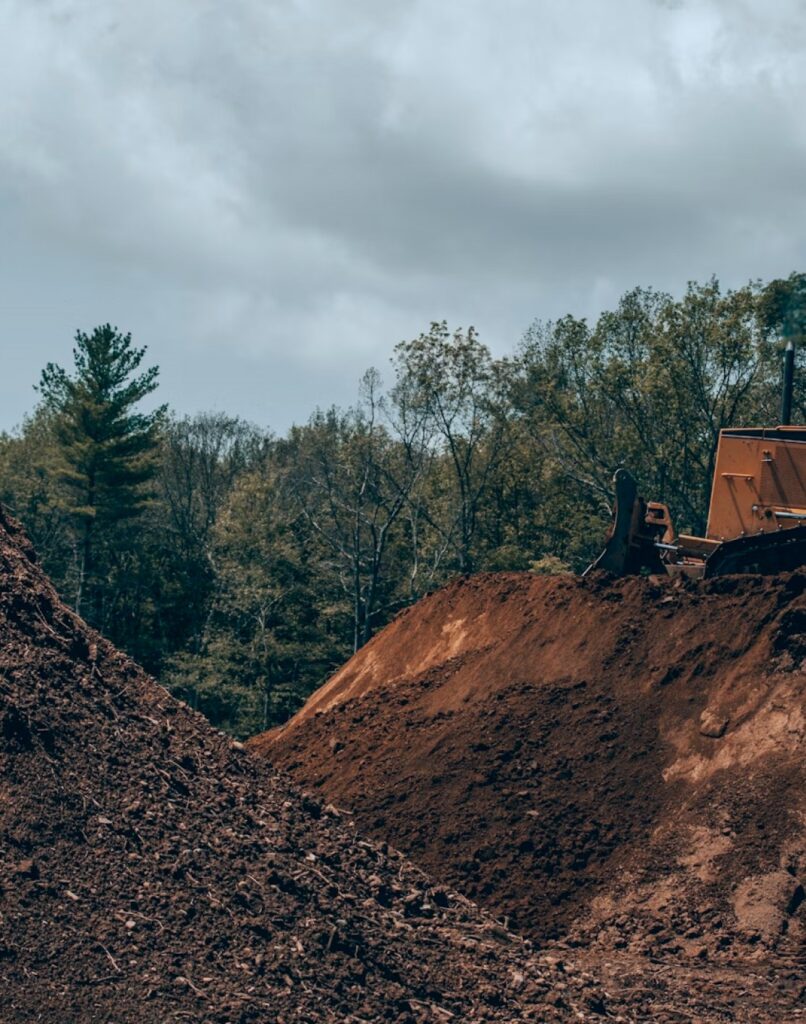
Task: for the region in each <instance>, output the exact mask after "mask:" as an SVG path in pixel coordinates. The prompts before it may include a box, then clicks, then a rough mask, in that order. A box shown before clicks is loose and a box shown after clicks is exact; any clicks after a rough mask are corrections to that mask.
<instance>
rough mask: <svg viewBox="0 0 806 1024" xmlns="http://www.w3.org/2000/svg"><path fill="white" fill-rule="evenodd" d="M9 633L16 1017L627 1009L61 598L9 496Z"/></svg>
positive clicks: (0, 546)
mask: <svg viewBox="0 0 806 1024" xmlns="http://www.w3.org/2000/svg"><path fill="white" fill-rule="evenodd" d="M0 640H1V641H2V653H0V1020H2V1021H3V1022H8V1024H11V1022H14V1024H22V1022H28V1021H30V1022H33V1021H37V1022H45V1024H57V1022H58V1024H66V1022H71V1024H79V1022H80V1024H101V1022H104V1024H106V1022H109V1024H111V1022H114V1024H128V1022H143V1024H146V1022H148V1024H157V1022H159V1024H163V1022H173V1021H177V1022H179V1021H192V1022H220V1024H224V1022H230V1024H244V1022H248V1021H261V1022H283V1021H285V1022H291V1021H293V1022H300V1024H301V1022H306V1024H307V1022H311V1024H313V1022H320V1021H334V1022H335V1021H338V1022H353V1024H358V1022H360V1021H364V1022H367V1021H372V1022H376V1021H384V1020H388V1021H398V1022H410V1024H415V1022H418V1021H441V1022H447V1021H451V1020H453V1021H482V1020H506V1021H515V1020H517V1021H521V1020H541V1021H543V1020H549V1021H552V1020H567V1019H579V1020H591V1019H601V1016H602V1014H603V1013H608V1014H610V1013H613V1014H617V1013H619V1012H620V1011H619V1001H618V999H611V998H610V997H608V996H606V995H605V994H603V992H602V991H601V990H600V988H599V987H598V986H597V985H596V983H595V982H594V980H593V979H592V978H591V976H590V975H588V974H586V973H585V972H582V971H579V970H577V969H575V968H574V967H573V966H570V965H569V964H568V963H565V964H563V963H562V962H558V958H557V957H556V956H555V957H553V958H547V957H546V956H544V955H541V956H537V955H536V954H533V953H532V952H531V951H530V949H529V945H528V943H524V942H523V941H522V940H520V939H518V938H516V937H515V936H513V935H512V934H510V933H509V932H507V931H506V929H504V928H503V927H501V926H500V925H498V924H497V923H496V922H495V921H494V920H493V919H492V918H490V917H487V916H485V915H484V914H483V913H481V912H479V911H478V910H477V909H476V908H475V907H474V906H473V905H472V904H470V903H469V902H468V901H466V900H464V899H463V898H462V897H460V896H458V895H456V894H454V893H453V892H451V891H450V890H448V889H446V888H444V887H441V886H436V885H433V884H432V883H431V882H429V880H428V878H427V877H425V876H424V875H423V874H422V872H420V871H418V870H417V869H416V868H414V867H412V866H411V865H410V864H409V863H408V862H407V861H406V860H405V859H404V858H403V857H401V856H400V855H399V854H397V853H396V852H395V851H393V850H390V849H388V848H387V847H386V846H385V845H380V846H377V845H374V844H372V843H369V842H365V841H362V840H359V839H358V838H357V836H356V835H355V833H354V831H353V830H352V827H351V826H350V825H349V823H346V822H345V821H344V820H343V818H342V816H341V815H340V814H339V813H338V812H337V811H336V810H335V809H328V808H322V807H321V805H320V804H319V803H317V802H316V801H314V800H312V799H310V798H305V797H301V796H299V795H298V793H297V792H296V791H295V790H293V789H292V788H291V787H290V785H289V784H286V783H285V782H284V781H283V780H282V779H281V778H278V777H276V776H275V775H274V773H273V772H272V771H271V770H269V769H268V768H267V767H266V766H265V765H264V764H261V763H260V762H259V761H258V760H256V759H252V758H250V757H249V755H248V754H247V753H246V752H244V751H243V749H242V748H240V745H238V744H232V743H231V742H230V741H228V740H227V739H226V738H225V737H223V736H222V735H220V734H218V733H216V732H215V731H214V730H213V729H211V728H210V727H209V726H208V725H207V724H206V723H205V722H204V721H203V720H202V719H201V718H200V717H199V716H197V715H195V714H194V713H193V712H192V711H190V710H189V709H188V708H187V707H185V706H184V705H181V704H180V703H178V702H177V701H174V700H172V699H171V698H170V697H169V696H168V694H167V693H166V692H165V691H164V690H163V689H161V688H160V687H159V686H157V685H156V684H155V683H154V682H153V681H151V680H150V679H149V678H147V677H146V676H145V675H144V674H143V673H142V672H141V671H140V670H139V669H138V668H137V667H136V666H135V665H133V664H132V663H131V662H129V661H128V660H127V659H126V658H124V657H123V656H121V655H120V654H118V653H117V652H116V651H114V650H113V649H112V648H111V647H110V646H109V645H108V644H106V643H105V642H104V641H103V640H102V639H101V638H100V637H99V636H97V635H96V634H94V633H92V632H91V631H89V630H88V629H87V628H86V627H85V626H84V625H83V624H82V623H81V622H80V621H79V620H78V619H77V618H76V617H75V616H74V615H73V614H72V613H71V612H69V611H68V610H67V609H66V608H64V607H63V606H62V605H61V604H60V603H59V601H58V598H57V596H56V594H55V592H54V590H53V589H52V587H51V586H50V584H49V583H48V582H47V580H46V579H45V578H44V576H43V575H42V573H41V572H40V571H39V570H38V568H37V567H36V565H35V564H34V561H33V553H32V552H31V550H30V548H29V547H28V546H27V544H26V543H25V540H24V538H23V537H22V536H21V535H20V533H19V531H18V530H17V528H16V527H15V526H14V524H13V523H11V522H9V521H8V520H7V519H6V518H5V517H3V516H2V515H0ZM566 959H567V958H566ZM660 991H661V990H656V991H655V993H654V994H650V995H648V996H644V995H639V996H638V997H632V998H631V1000H630V1002H631V1005H632V1006H633V1007H635V1013H636V1014H637V1017H634V1016H633V1013H632V1012H627V1014H626V1015H624V1016H619V1017H618V1019H620V1020H621V1019H623V1020H626V1019H630V1020H632V1019H645V1014H646V1013H647V1012H648V1010H647V1009H646V1008H647V1007H650V1006H654V1005H660V1003H662V999H661V997H660V996H659V992H660Z"/></svg>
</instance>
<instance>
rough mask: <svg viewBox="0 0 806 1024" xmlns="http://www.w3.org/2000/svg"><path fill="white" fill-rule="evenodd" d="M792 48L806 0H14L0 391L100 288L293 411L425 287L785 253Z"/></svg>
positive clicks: (7, 401)
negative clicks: (543, 1) (545, 0)
mask: <svg viewBox="0 0 806 1024" xmlns="http://www.w3.org/2000/svg"><path fill="white" fill-rule="evenodd" d="M804 50H806V17H804V6H803V4H802V3H800V2H796V0H779V2H771V3H768V4H766V5H764V7H763V9H762V8H761V7H760V6H759V5H757V4H751V3H749V2H741V0H731V2H730V3H728V2H727V0H724V2H723V0H696V2H695V0H689V2H680V3H670V2H661V0H623V2H622V3H619V4H618V5H604V4H600V3H596V2H595V0H566V2H565V3H563V4H556V5H535V4H534V3H529V2H526V0H503V2H502V3H500V4H498V5H495V7H492V6H490V5H489V4H486V3H482V2H481V0H463V2H462V3H458V2H455V0H454V2H451V0H439V2H437V0H408V2H403V0H397V2H387V3H385V4H383V5H380V4H377V3H374V2H369V0H349V2H348V0H328V2H327V3H326V2H325V0H285V2H279V0H275V2H266V0H231V2H230V3H228V4H226V5H222V4H218V3H213V2H212V0H169V2H165V0H162V2H160V3H157V2H156V0H140V2H139V3H138V4H132V3H130V2H128V0H108V2H106V3H103V4H101V3H97V2H95V0H52V2H45V0H39V2H36V3H34V2H32V0H24V2H23V0H16V2H15V0H9V2H7V4H6V5H5V6H4V7H3V8H2V11H1V12H0V128H2V131H3V137H4V140H5V145H4V146H3V147H2V151H0V226H1V227H2V236H0V253H1V254H2V264H1V265H0V269H1V270H2V273H0V338H2V346H3V353H4V372H3V375H2V379H1V380H2V383H0V388H1V389H2V390H0V397H2V403H3V406H2V407H3V416H2V420H1V421H0V423H2V425H4V426H6V427H8V426H11V425H12V424H13V423H14V422H15V421H17V420H18V419H19V418H20V416H21V414H22V413H23V411H25V410H26V409H28V408H30V406H31V404H32V401H33V399H34V397H35V396H34V395H33V393H32V392H31V391H30V385H31V384H32V383H34V382H35V381H36V379H37V377H38V373H39V370H40V369H41V367H42V365H44V363H45V362H46V361H47V360H48V359H56V360H59V361H62V362H65V361H68V360H69V350H70V341H71V337H72V333H73V331H74V330H75V328H76V327H82V328H89V327H91V326H92V325H94V324H95V323H98V322H101V321H105V320H111V321H112V322H114V323H117V324H119V325H120V326H121V327H122V328H125V329H128V330H131V331H132V332H133V333H134V335H135V337H136V338H137V340H138V342H140V343H144V344H147V345H148V346H149V354H150V356H151V357H152V358H153V359H154V360H156V361H158V362H159V363H160V364H161V366H162V368H163V373H162V380H163V386H162V389H161V391H162V397H163V399H165V400H168V401H169V402H171V404H172V405H174V406H176V407H178V408H179V409H181V410H183V411H194V410H196V409H198V408H202V407H213V406H215V407H218V408H226V409H229V410H231V411H235V412H241V413H243V414H245V415H247V416H250V417H252V418H254V419H256V420H258V421H260V422H264V423H270V424H272V425H274V426H276V427H278V428H280V429H282V428H283V427H284V426H286V425H287V424H288V423H289V422H290V421H291V420H292V419H298V420H299V419H304V418H305V417H306V416H307V414H308V412H309V411H310V409H311V408H312V407H313V405H315V404H317V403H318V404H328V403H329V402H330V401H333V400H336V401H341V402H345V401H350V400H351V399H352V398H353V396H354V394H355V389H356V380H357V377H358V375H359V373H360V372H361V370H362V369H363V368H364V367H365V366H367V365H369V364H370V363H375V364H377V365H380V366H381V369H383V367H384V365H385V362H386V359H387V358H388V355H389V353H390V351H391V348H392V346H393V344H394V343H395V342H396V341H398V340H400V339H401V338H403V337H410V336H414V335H416V334H417V333H418V332H419V331H420V330H421V329H424V328H425V327H426V326H427V324H428V322H429V321H430V320H431V319H434V318H442V317H447V318H448V319H450V320H451V321H452V322H454V323H461V324H465V325H466V324H468V323H474V324H475V325H476V326H477V327H478V328H479V329H480V331H481V334H482V337H484V338H486V339H487V340H488V341H489V342H490V343H491V344H492V345H493V347H494V348H495V350H496V351H498V352H504V351H507V350H509V349H511V348H512V346H513V345H514V344H515V343H516V342H517V340H518V338H519V336H520V334H521V332H522V331H523V329H524V328H525V327H526V326H527V325H528V323H529V322H530V321H531V320H532V319H533V318H534V317H535V316H542V317H552V316H557V315H562V314H563V313H565V312H574V313H577V314H580V315H590V316H594V315H595V314H596V313H597V312H598V311H599V310H600V309H601V308H603V307H604V306H606V305H608V304H610V303H612V302H613V301H615V300H616V298H617V297H618V295H619V294H620V293H621V292H622V291H624V290H626V289H627V288H629V287H631V286H633V285H634V284H638V283H645V284H654V285H656V286H658V287H663V288H669V289H672V290H679V289H680V288H681V287H682V286H683V285H684V284H685V281H686V280H688V279H690V278H700V279H702V278H705V277H708V276H710V275H711V274H712V273H716V274H717V275H718V276H719V277H720V278H721V279H722V280H723V281H724V282H725V283H727V284H731V285H735V284H741V283H744V282H745V281H746V280H748V279H749V278H755V277H762V278H767V277H771V276H775V275H784V274H787V273H789V272H790V271H791V270H793V269H800V268H802V265H803V257H804V242H803V231H802V230H800V229H799V225H800V224H801V223H802V222H803V219H804V214H805V213H806V193H804V190H803V188H802V184H801V183H802V181H803V180H804V170H806V167H805V166H804V164H805V163H806V121H805V120H804V117H803V115H802V113H801V96H802V95H803V94H804V86H806V62H804V59H803V58H804Z"/></svg>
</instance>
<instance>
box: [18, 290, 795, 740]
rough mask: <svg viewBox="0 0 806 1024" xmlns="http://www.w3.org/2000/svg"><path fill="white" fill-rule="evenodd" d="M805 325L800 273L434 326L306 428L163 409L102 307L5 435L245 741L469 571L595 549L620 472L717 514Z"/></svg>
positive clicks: (130, 633)
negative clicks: (483, 327)
mask: <svg viewBox="0 0 806 1024" xmlns="http://www.w3.org/2000/svg"><path fill="white" fill-rule="evenodd" d="M804 322H806V275H800V274H792V275H791V276H790V277H789V278H786V279H782V280H775V281H772V282H769V283H753V284H749V285H748V286H746V287H744V288H740V289H737V290H727V291H723V290H722V289H721V288H720V286H719V284H718V282H717V281H716V280H711V281H709V282H707V283H705V284H691V285H689V287H688V289H687V291H686V293H685V294H684V295H683V296H682V297H681V298H674V297H672V296H670V295H667V294H663V293H661V292H657V291H653V290H651V289H643V288H636V289H634V290H632V291H630V292H628V293H627V294H625V295H624V296H623V298H622V299H621V301H620V302H619V303H618V306H617V308H615V309H614V310H612V311H608V312H605V313H603V314H602V315H601V316H600V317H599V318H598V320H597V321H596V323H595V324H589V323H587V322H586V320H584V319H576V318H574V317H573V316H566V317H564V318H562V319H560V320H557V321H554V322H550V323H540V322H536V323H535V324H534V325H533V326H532V327H531V328H529V330H528V331H527V332H526V334H525V336H524V337H523V339H522V341H521V343H520V345H519V346H518V348H517V350H516V352H515V353H514V355H512V356H511V357H508V358H504V359H495V358H493V356H492V355H491V353H490V351H489V349H488V348H487V347H486V345H485V344H484V342H483V340H482V339H481V338H480V337H479V336H478V334H477V333H476V332H475V331H474V330H473V329H472V328H470V329H468V330H452V329H450V328H449V327H448V325H447V324H445V323H434V324H432V325H431V327H430V329H429V330H428V331H427V332H426V333H424V334H422V335H420V337H418V338H416V339H414V340H412V341H407V342H403V343H401V344H399V345H398V346H397V347H396V349H395V350H394V353H393V355H392V358H391V366H390V369H389V372H388V373H387V374H386V375H385V377H386V379H382V377H381V375H380V374H379V373H378V372H377V371H376V370H369V371H367V373H366V374H365V375H364V377H363V379H362V380H361V382H360V391H359V397H358V401H357V402H356V404H355V405H354V406H352V407H350V408H336V407H333V408H330V409H326V410H317V411H315V412H314V413H313V415H312V416H311V418H310V419H309V420H308V422H307V423H305V424H304V425H301V426H294V427H292V428H291V429H290V430H289V431H288V432H287V433H286V434H285V435H284V436H275V435H273V434H272V433H270V432H268V431H266V430H264V429H261V428H259V427H256V426H254V425H252V424H250V423H247V422H245V421H244V420H242V419H240V418H238V417H237V416H230V415H224V414H221V413H201V414H199V415H197V416H193V417H184V418H182V417H178V416H176V415H174V414H172V413H171V411H170V410H169V409H167V408H166V407H159V408H157V409H154V410H152V411H149V412H144V411H143V405H144V400H145V399H147V398H148V396H150V395H152V394H153V393H154V392H155V391H156V390H157V388H158V369H157V367H156V366H149V365H148V359H147V358H146V357H147V353H146V351H145V349H142V348H137V347H136V346H135V345H134V343H133V341H132V338H131V337H130V336H129V335H125V334H122V333H121V332H119V331H118V330H117V329H116V328H113V327H111V326H110V325H102V326H100V327H97V328H95V329H94V330H93V331H92V332H91V333H90V334H85V333H83V332H79V333H78V334H77V335H76V340H75V348H74V365H73V366H71V367H67V368H64V367H60V366H56V365H54V364H49V365H48V366H47V367H46V368H45V369H44V370H43V372H42V375H41V379H40V381H39V382H38V385H37V389H38V404H36V406H35V408H34V410H33V411H32V413H31V415H30V416H29V417H28V418H27V419H26V420H25V421H24V423H23V424H22V426H21V427H20V429H19V430H18V431H16V432H15V433H13V434H4V435H1V436H0V500H2V501H3V502H4V503H5V504H6V505H7V506H8V507H9V508H10V509H11V510H12V512H13V513H14V514H15V515H16V516H18V517H19V518H20V519H21V520H22V521H23V523H24V525H25V527H26V529H27V530H28V532H29V534H30V536H31V537H32V539H33V541H34V543H35V545H36V548H37V550H38V552H39V555H40V557H41V559H42V561H43V563H44V565H45V568H46V569H47V571H48V572H49V573H50V575H51V576H52V578H53V579H54V580H55V582H56V584H57V586H58V587H59V589H60V591H61V594H62V596H63V597H64V598H65V599H66V600H67V601H68V602H69V603H71V604H72V605H73V606H74V607H75V608H77V610H78V611H79V612H80V613H81V614H82V615H83V616H84V617H85V618H86V619H87V620H88V621H90V622H91V623H92V624H93V625H94V626H96V627H97V628H98V629H100V630H101V631H102V632H103V633H104V634H105V635H106V636H108V637H109V638H110V639H111V640H113V641H114V642H115V643H116V644H118V645H119V646H120V647H122V648H123V649H125V650H126V651H128V652H129V653H130V654H131V655H132V656H133V657H135V658H136V659H137V660H138V661H140V662H141V663H143V664H144V665H145V666H146V667H147V668H148V669H149V670H150V671H151V672H153V673H154V674H155V675H156V676H157V677H158V678H159V679H160V680H161V681H162V682H163V683H164V684H165V685H166V686H167V687H168V688H169V689H170V690H172V691H173V692H174V693H176V694H178V695H179V696H181V697H182V698H184V699H185V700H187V701H188V702H189V703H190V704H191V705H192V706H194V707H196V708H198V709H199V710H201V711H203V712H204V713H205V714H206V715H207V716H208V717H209V718H210V719H211V720H212V721H213V722H214V723H215V724H217V725H219V726H221V727H223V728H226V729H228V730H230V731H232V732H233V733H235V734H236V735H240V736H245V735H248V734H251V733H254V732H256V731H259V730H261V729H264V728H266V727H269V726H271V725H273V724H276V723H278V722H281V721H283V720H284V719H285V718H286V717H288V715H289V714H291V713H293V711H294V710H296V708H297V707H298V706H299V705H300V704H301V702H302V701H303V700H304V698H305V697H306V696H307V695H308V694H309V693H310V692H311V691H312V690H313V689H314V688H315V687H316V686H318V685H319V684H320V683H321V682H322V681H323V680H324V679H325V678H326V677H327V676H328V674H329V673H330V672H331V671H332V670H333V669H334V668H335V667H336V666H337V665H338V664H340V663H341V662H342V661H344V660H345V659H346V658H347V657H348V656H349V655H350V653H351V652H352V651H354V650H356V649H357V648H358V647H360V646H361V645H362V644H364V643H366V641H367V640H368V639H369V638H370V637H371V636H372V635H373V633H375V632H376V631H377V630H378V629H379V628H380V627H381V626H383V625H384V624H385V623H386V622H388V621H389V620H390V619H391V618H392V617H393V616H394V615H395V614H396V613H397V612H398V611H399V610H400V609H401V608H403V607H405V606H406V605H408V604H410V603H411V602H413V601H415V600H417V599H418V598H419V597H421V596H422V595H423V594H425V593H426V592H428V591H430V590H432V589H433V588H435V587H437V586H439V585H441V584H443V583H444V582H445V581H447V580H448V579H450V578H451V577H452V576H455V575H456V574H461V573H469V572H478V571H488V570H504V569H515V570H532V571H536V572H557V571H564V570H569V569H570V570H579V569H581V568H582V567H584V565H585V564H587V562H588V561H589V560H590V559H591V558H592V557H593V555H594V554H595V553H596V552H597V551H598V550H599V549H600V547H601V544H602V539H603V536H604V532H605V529H606V527H607V524H608V522H609V519H610V514H611V500H612V491H611V479H612V476H613V472H614V471H615V469H616V468H617V467H619V466H622V465H625V466H629V467H630V468H631V469H632V470H633V472H634V474H635V475H636V477H637V478H638V480H639V481H640V485H641V489H642V492H643V493H644V494H645V495H647V496H648V497H651V498H653V499H657V500H662V501H666V502H668V503H669V505H670V506H671V508H672V511H673V515H674V517H675V520H676V523H677V525H678V528H680V529H685V530H687V531H690V532H694V533H696V534H700V533H702V532H703V531H704V529H705V520H706V515H707V507H708V495H709V492H710V482H711V476H712V471H713V465H714V456H715V450H716V442H717V438H718V434H719V430H720V429H721V428H722V427H725V426H729V425H735V424H741V423H746V424H765V423H776V422H777V420H778V415H779V404H780V379H781V351H782V347H783V345H784V344H785V341H786V339H787V338H788V337H798V336H800V335H802V333H803V331H804V326H803V325H804ZM801 348H802V346H801ZM152 401H153V399H152ZM794 414H795V416H796V417H797V419H799V420H800V421H801V422H803V421H804V420H806V408H804V390H803V386H802V383H800V384H799V385H798V388H797V391H796V395H795V401H794ZM270 415H271V410H267V416H270Z"/></svg>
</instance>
